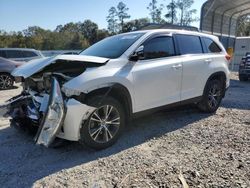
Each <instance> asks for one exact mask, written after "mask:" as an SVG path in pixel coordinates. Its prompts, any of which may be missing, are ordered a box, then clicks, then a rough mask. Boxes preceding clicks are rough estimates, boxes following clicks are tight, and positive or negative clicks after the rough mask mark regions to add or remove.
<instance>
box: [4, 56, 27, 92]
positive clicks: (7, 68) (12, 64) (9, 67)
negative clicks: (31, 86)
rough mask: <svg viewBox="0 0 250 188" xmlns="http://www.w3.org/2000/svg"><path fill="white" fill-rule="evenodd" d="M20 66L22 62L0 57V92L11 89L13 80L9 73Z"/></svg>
mask: <svg viewBox="0 0 250 188" xmlns="http://www.w3.org/2000/svg"><path fill="white" fill-rule="evenodd" d="M22 64H23V63H22V62H16V61H12V60H9V59H5V58H2V57H0V90H3V89H10V88H11V87H13V84H14V78H13V77H12V76H11V72H12V71H13V70H14V69H15V68H16V67H18V66H20V65H22Z"/></svg>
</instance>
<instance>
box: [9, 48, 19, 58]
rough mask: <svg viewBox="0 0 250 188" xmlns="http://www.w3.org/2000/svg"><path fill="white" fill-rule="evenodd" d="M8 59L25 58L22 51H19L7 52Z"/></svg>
mask: <svg viewBox="0 0 250 188" xmlns="http://www.w3.org/2000/svg"><path fill="white" fill-rule="evenodd" d="M6 55H7V58H23V55H22V53H21V51H18V50H7V51H6Z"/></svg>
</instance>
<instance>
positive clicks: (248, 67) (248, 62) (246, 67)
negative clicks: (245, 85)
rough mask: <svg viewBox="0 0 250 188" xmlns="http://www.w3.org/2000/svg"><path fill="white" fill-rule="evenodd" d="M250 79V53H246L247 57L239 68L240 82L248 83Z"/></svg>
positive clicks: (242, 60)
mask: <svg viewBox="0 0 250 188" xmlns="http://www.w3.org/2000/svg"><path fill="white" fill-rule="evenodd" d="M249 78H250V52H247V53H246V56H245V57H243V58H242V59H241V63H240V66H239V80H240V81H248V79H249Z"/></svg>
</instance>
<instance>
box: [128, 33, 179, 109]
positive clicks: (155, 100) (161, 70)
mask: <svg viewBox="0 0 250 188" xmlns="http://www.w3.org/2000/svg"><path fill="white" fill-rule="evenodd" d="M143 46H144V57H143V58H142V59H141V60H139V61H137V62H136V63H135V65H134V66H133V69H132V75H133V79H134V92H135V104H136V109H135V111H136V112H139V111H143V110H148V109H151V108H155V107H160V106H164V105H167V104H171V103H175V102H179V101H180V98H181V79H182V62H181V59H180V58H179V57H178V56H176V52H175V47H174V41H173V38H172V36H168V35H160V36H156V37H153V38H151V39H148V40H147V41H146V42H145V43H144V44H143Z"/></svg>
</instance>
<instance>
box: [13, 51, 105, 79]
mask: <svg viewBox="0 0 250 188" xmlns="http://www.w3.org/2000/svg"><path fill="white" fill-rule="evenodd" d="M57 60H66V61H78V62H79V61H80V62H89V63H100V64H102V63H106V62H107V61H108V60H109V59H107V58H101V57H94V56H84V55H58V56H55V57H49V58H42V59H35V60H32V61H30V62H28V63H26V64H24V65H22V66H20V67H18V68H16V69H15V70H14V71H13V72H12V73H11V74H12V76H14V77H23V78H28V77H30V76H32V75H33V74H35V73H37V72H39V71H41V70H42V69H43V68H45V67H47V66H48V65H50V64H53V63H56V61H57Z"/></svg>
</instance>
